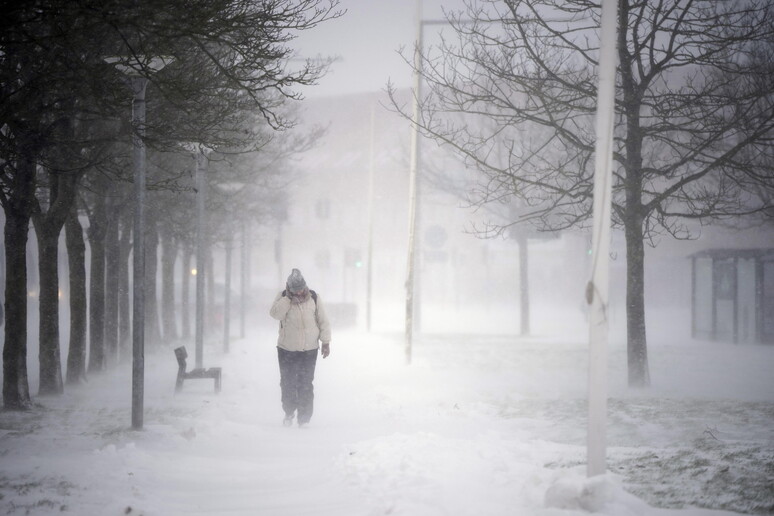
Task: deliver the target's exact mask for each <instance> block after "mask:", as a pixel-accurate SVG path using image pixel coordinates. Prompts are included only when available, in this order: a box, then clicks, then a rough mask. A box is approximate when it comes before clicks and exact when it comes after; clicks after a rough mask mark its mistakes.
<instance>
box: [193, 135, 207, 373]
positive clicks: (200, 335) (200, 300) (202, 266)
mask: <svg viewBox="0 0 774 516" xmlns="http://www.w3.org/2000/svg"><path fill="white" fill-rule="evenodd" d="M195 157H196V357H195V364H196V365H195V367H196V368H197V369H201V368H202V367H203V366H202V363H203V360H202V355H203V353H204V352H203V349H204V274H205V272H204V271H205V270H207V267H206V263H205V262H206V258H205V255H206V253H205V250H204V197H205V188H206V181H205V177H204V152H203V151H202V150H201V149H199V150H198V151H197V152H196V156H195Z"/></svg>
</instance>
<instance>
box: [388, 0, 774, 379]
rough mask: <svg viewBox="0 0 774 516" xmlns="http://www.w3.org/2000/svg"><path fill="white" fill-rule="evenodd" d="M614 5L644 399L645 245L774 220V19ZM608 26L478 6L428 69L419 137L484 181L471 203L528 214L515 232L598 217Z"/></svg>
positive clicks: (618, 149)
mask: <svg viewBox="0 0 774 516" xmlns="http://www.w3.org/2000/svg"><path fill="white" fill-rule="evenodd" d="M618 5H619V27H618V31H619V39H618V57H619V66H618V78H617V82H618V88H617V91H618V94H617V98H616V129H615V135H614V136H615V149H614V167H613V174H614V186H613V189H614V199H613V218H614V224H615V225H617V226H618V227H622V228H623V232H624V234H625V238H626V256H627V295H626V309H627V331H628V337H627V338H628V365H629V383H630V385H634V386H645V385H648V384H649V383H650V377H649V369H648V358H647V342H646V332H645V303H644V294H645V284H644V262H645V260H644V245H645V243H651V244H655V243H656V241H657V240H658V238H659V236H660V235H664V234H667V235H672V236H674V237H677V238H690V237H691V224H692V221H699V222H700V223H704V222H706V221H710V220H719V219H724V220H730V219H732V218H737V217H739V216H743V215H753V214H762V213H766V210H769V212H768V213H769V214H770V213H771V212H770V210H771V206H772V204H771V189H772V185H773V184H774V181H772V173H771V169H770V167H768V166H766V161H767V160H768V159H770V157H771V154H772V146H771V136H772V128H774V104H773V103H772V100H774V98H773V96H772V91H774V73H773V72H774V67H773V66H772V63H773V62H774V61H773V60H772V14H774V13H773V12H772V9H773V8H772V6H771V3H770V2H768V1H767V0H749V1H748V0H745V1H741V2H716V1H712V0H661V1H655V2H654V1H645V0H642V1H636V0H619V3H618ZM599 13H600V9H599V5H598V4H597V3H595V2H592V1H589V0H566V1H556V0H502V1H500V0H497V1H495V0H481V1H480V2H472V1H471V2H468V5H467V12H465V13H452V14H450V15H449V21H450V23H451V25H452V27H453V28H454V34H455V38H454V40H449V39H445V38H443V39H442V41H441V43H440V44H439V45H438V46H437V47H435V48H433V49H430V50H429V51H428V52H427V53H425V55H424V56H423V58H422V60H421V73H422V75H423V77H424V79H425V81H427V83H428V85H429V90H430V93H429V94H428V95H427V96H425V97H423V98H422V99H420V100H421V105H422V110H421V118H420V120H419V121H418V124H419V126H420V129H421V130H422V131H423V133H424V134H425V135H426V136H428V137H430V138H433V139H435V140H437V141H439V142H440V143H442V144H445V145H449V146H450V147H452V148H453V149H454V150H455V151H456V152H457V153H458V154H459V155H461V156H462V157H463V158H464V160H465V161H466V163H467V164H468V165H469V166H471V167H474V168H476V169H477V170H478V172H479V173H480V178H481V179H480V181H479V183H478V188H477V189H476V191H475V192H474V198H475V201H476V202H477V203H479V204H486V203H494V202H503V201H507V200H508V198H509V197H512V196H513V197H517V198H520V199H522V200H523V202H524V204H525V205H526V206H528V207H530V209H528V211H527V213H526V214H525V215H524V216H523V217H522V218H520V219H518V220H512V221H511V223H512V224H516V223H524V222H528V223H531V224H534V225H536V226H537V227H538V229H540V230H547V231H556V230H562V229H566V228H569V227H571V226H584V225H586V224H587V222H588V220H589V218H590V216H591V206H592V204H591V197H592V190H593V188H592V186H593V185H592V180H593V168H594V163H593V156H592V154H593V151H594V141H595V135H594V125H593V115H594V112H595V98H596V85H597V78H596V69H597V56H598V33H597V29H598V27H599ZM407 62H408V63H409V65H412V64H411V62H409V60H408V59H407ZM412 66H413V65H412ZM393 103H394V104H395V106H396V107H397V108H398V109H399V110H401V111H402V112H403V113H404V116H406V117H407V118H410V115H409V114H408V113H407V112H406V111H405V110H404V109H403V108H402V106H400V104H399V103H398V102H397V101H395V100H394V101H393ZM481 119H483V120H485V121H486V123H476V120H481ZM479 128H489V129H488V130H479ZM508 225H510V224H495V225H493V226H490V227H487V228H484V231H490V232H495V233H497V232H500V231H502V230H503V229H505V228H506V227H507V226H508Z"/></svg>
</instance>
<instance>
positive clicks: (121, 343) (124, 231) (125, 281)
mask: <svg viewBox="0 0 774 516" xmlns="http://www.w3.org/2000/svg"><path fill="white" fill-rule="evenodd" d="M131 236H132V220H131V219H130V218H129V217H128V216H127V211H126V210H124V211H122V217H121V239H120V240H119V250H120V255H119V263H118V360H119V361H120V362H128V361H129V358H130V357H131V356H132V349H131V342H132V316H131V310H132V307H131V304H130V302H129V257H130V256H131V250H132V241H131Z"/></svg>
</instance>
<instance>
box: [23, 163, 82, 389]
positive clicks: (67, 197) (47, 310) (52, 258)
mask: <svg viewBox="0 0 774 516" xmlns="http://www.w3.org/2000/svg"><path fill="white" fill-rule="evenodd" d="M49 179H50V181H49V183H50V187H49V202H48V209H47V210H46V211H45V212H44V211H43V210H42V209H38V210H37V211H36V212H34V213H33V215H32V220H33V222H34V223H35V235H36V236H37V241H38V254H39V256H38V272H39V276H40V278H39V280H40V293H39V297H38V299H39V300H40V305H39V311H40V326H39V342H40V346H39V351H38V364H39V367H40V390H39V394H41V395H45V394H61V393H62V392H63V391H64V386H63V383H62V358H61V347H60V344H59V235H60V234H61V233H62V227H63V226H64V224H65V221H66V220H67V219H68V215H69V213H70V209H71V207H72V205H73V203H74V201H75V186H76V184H77V181H78V176H77V175H76V174H75V173H64V172H61V171H53V172H51V173H49Z"/></svg>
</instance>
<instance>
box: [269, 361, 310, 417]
mask: <svg viewBox="0 0 774 516" xmlns="http://www.w3.org/2000/svg"><path fill="white" fill-rule="evenodd" d="M277 354H278V356H279V368H280V387H281V388H282V409H283V410H284V411H285V415H286V416H288V417H292V416H293V413H294V412H295V411H296V410H298V424H300V425H303V424H304V423H308V422H309V420H310V419H311V418H312V412H313V410H314V387H313V386H312V381H313V380H314V368H315V365H316V364H317V350H316V349H312V350H309V351H287V350H285V349H282V348H277Z"/></svg>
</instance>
